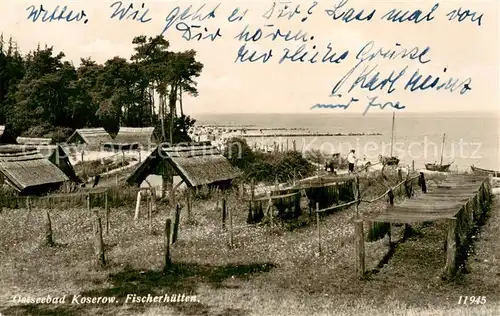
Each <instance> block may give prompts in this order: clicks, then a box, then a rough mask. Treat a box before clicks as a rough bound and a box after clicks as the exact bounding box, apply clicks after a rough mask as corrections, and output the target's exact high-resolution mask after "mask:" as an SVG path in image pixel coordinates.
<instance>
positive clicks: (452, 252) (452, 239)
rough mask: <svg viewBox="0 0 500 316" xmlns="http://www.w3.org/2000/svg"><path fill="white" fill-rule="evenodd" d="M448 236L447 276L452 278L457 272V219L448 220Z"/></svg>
mask: <svg viewBox="0 0 500 316" xmlns="http://www.w3.org/2000/svg"><path fill="white" fill-rule="evenodd" d="M447 222H448V236H447V239H446V267H445V273H446V276H447V277H449V278H452V277H453V276H454V275H455V272H456V257H457V239H456V238H457V231H456V229H457V220H456V218H449V219H447Z"/></svg>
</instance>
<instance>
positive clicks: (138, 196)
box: [134, 190, 142, 221]
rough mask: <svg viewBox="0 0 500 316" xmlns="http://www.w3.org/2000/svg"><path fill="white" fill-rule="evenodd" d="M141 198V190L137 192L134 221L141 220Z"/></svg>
mask: <svg viewBox="0 0 500 316" xmlns="http://www.w3.org/2000/svg"><path fill="white" fill-rule="evenodd" d="M141 197H142V194H141V190H139V191H138V192H137V202H136V203H135V214H134V221H137V219H138V218H139V211H140V208H141Z"/></svg>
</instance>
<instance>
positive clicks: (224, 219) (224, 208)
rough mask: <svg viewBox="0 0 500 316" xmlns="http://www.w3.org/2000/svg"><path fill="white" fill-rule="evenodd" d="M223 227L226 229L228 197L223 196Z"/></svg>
mask: <svg viewBox="0 0 500 316" xmlns="http://www.w3.org/2000/svg"><path fill="white" fill-rule="evenodd" d="M222 229H226V197H223V198H222Z"/></svg>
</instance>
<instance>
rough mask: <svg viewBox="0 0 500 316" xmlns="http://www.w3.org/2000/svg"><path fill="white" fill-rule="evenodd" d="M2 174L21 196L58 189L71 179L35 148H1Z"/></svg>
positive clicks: (0, 164)
mask: <svg viewBox="0 0 500 316" xmlns="http://www.w3.org/2000/svg"><path fill="white" fill-rule="evenodd" d="M0 174H1V175H2V178H3V180H4V181H2V182H5V183H7V184H8V185H9V186H11V187H12V188H13V189H14V190H15V191H17V192H18V194H19V195H37V194H42V193H45V192H48V191H51V190H55V189H58V188H59V187H60V186H61V185H62V184H63V183H64V182H66V181H68V180H69V178H68V176H66V174H65V173H64V172H63V171H62V170H61V169H59V168H58V167H57V166H56V165H55V164H53V163H52V162H51V161H50V160H49V159H48V158H47V157H44V155H43V154H41V153H40V151H38V150H37V149H36V148H34V147H26V146H16V145H5V146H0Z"/></svg>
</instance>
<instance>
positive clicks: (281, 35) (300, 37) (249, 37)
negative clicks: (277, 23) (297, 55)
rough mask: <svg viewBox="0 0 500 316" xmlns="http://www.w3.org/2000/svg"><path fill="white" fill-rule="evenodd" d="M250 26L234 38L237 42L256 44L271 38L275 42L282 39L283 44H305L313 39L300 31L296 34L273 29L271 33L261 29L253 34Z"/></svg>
mask: <svg viewBox="0 0 500 316" xmlns="http://www.w3.org/2000/svg"><path fill="white" fill-rule="evenodd" d="M249 27H250V25H248V24H247V25H246V26H245V28H243V30H242V31H241V32H240V33H239V34H238V35H236V36H235V37H234V38H235V39H237V40H239V41H245V42H250V41H251V42H257V41H259V40H260V39H262V38H271V40H272V41H275V40H276V39H283V40H285V42H290V41H300V42H307V41H308V40H309V39H311V40H312V39H314V36H309V35H308V34H307V32H304V31H302V30H299V31H298V32H295V31H291V30H289V31H288V32H287V31H282V30H281V29H279V28H275V29H274V30H273V31H269V32H268V31H266V30H264V31H262V29H261V28H257V30H256V31H255V32H252V31H251V30H250V29H249ZM265 27H269V28H271V27H274V25H273V24H269V25H265ZM264 32H266V33H264Z"/></svg>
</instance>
